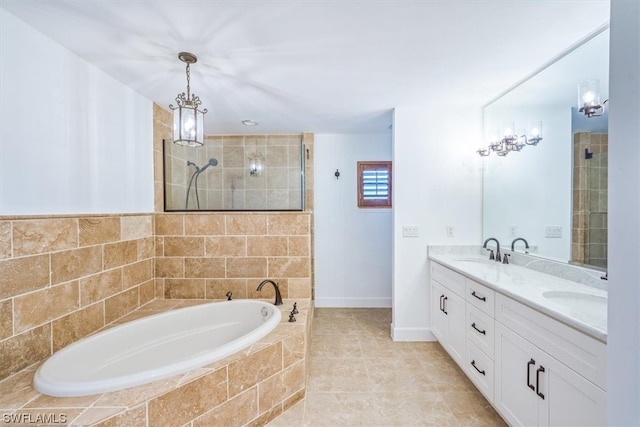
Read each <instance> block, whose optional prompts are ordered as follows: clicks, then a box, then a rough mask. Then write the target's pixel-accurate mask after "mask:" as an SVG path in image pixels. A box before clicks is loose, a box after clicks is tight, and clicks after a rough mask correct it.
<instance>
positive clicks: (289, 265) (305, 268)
mask: <svg viewBox="0 0 640 427" xmlns="http://www.w3.org/2000/svg"><path fill="white" fill-rule="evenodd" d="M269 276H270V277H309V258H307V257H287V258H269Z"/></svg>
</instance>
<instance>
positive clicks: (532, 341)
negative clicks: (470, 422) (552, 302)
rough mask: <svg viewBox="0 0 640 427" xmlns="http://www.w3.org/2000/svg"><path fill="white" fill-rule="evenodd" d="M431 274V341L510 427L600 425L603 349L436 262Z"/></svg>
mask: <svg viewBox="0 0 640 427" xmlns="http://www.w3.org/2000/svg"><path fill="white" fill-rule="evenodd" d="M430 271H431V300H432V306H431V312H432V328H433V333H434V335H435V336H436V338H437V339H438V340H439V341H440V343H441V344H442V346H443V347H444V348H445V350H447V352H448V353H449V354H450V355H451V357H452V358H453V359H454V360H455V361H456V362H457V363H458V364H459V365H460V366H461V367H462V369H463V370H464V372H465V373H466V375H467V376H468V377H469V378H470V379H471V381H472V382H473V383H474V384H475V386H476V387H477V388H478V389H479V390H480V391H481V392H482V393H483V394H484V396H485V397H486V398H487V399H488V400H489V401H490V402H491V403H492V404H493V406H494V407H495V408H496V409H497V411H498V412H499V413H500V414H501V415H502V416H503V417H504V418H505V420H506V421H507V422H508V423H509V424H510V425H512V426H563V427H564V426H603V425H606V406H605V405H606V391H605V389H606V344H605V343H603V342H601V341H599V340H597V339H596V338H593V337H592V336H590V335H587V334H586V333H583V332H581V331H579V330H577V329H574V328H573V327H571V326H568V325H567V324H565V323H563V322H560V321H559V320H556V319H555V318H553V317H550V316H549V315H547V314H544V313H543V312H541V311H540V310H536V309H533V308H531V307H530V306H528V305H525V304H523V303H521V302H519V301H516V300H515V299H513V298H511V297H508V296H506V295H504V294H502V293H500V291H499V289H498V288H496V290H494V289H492V288H489V287H488V286H485V285H483V284H480V283H478V282H476V281H475V280H473V279H472V278H471V277H467V276H465V275H462V274H460V273H458V272H457V271H454V270H452V269H449V268H447V267H445V266H443V265H441V264H438V263H436V262H433V261H432V262H431V263H430ZM523 286H525V285H524V284H523ZM545 310H546V308H542V311H545Z"/></svg>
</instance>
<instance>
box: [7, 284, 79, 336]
mask: <svg viewBox="0 0 640 427" xmlns="http://www.w3.org/2000/svg"><path fill="white" fill-rule="evenodd" d="M79 301H80V291H79V287H78V281H73V282H68V283H65V284H62V285H57V286H52V287H49V288H45V289H41V290H39V291H36V292H32V293H29V294H26V295H22V296H19V297H16V298H15V299H14V309H13V312H14V322H15V325H14V327H15V330H16V333H21V332H24V331H26V330H28V329H31V328H33V327H35V326H38V325H41V324H43V323H45V322H48V321H50V320H53V319H55V318H56V317H60V316H62V315H64V314H66V313H70V312H72V311H74V310H77V309H78V308H79ZM51 302H55V303H54V304H51Z"/></svg>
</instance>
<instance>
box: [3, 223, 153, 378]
mask: <svg viewBox="0 0 640 427" xmlns="http://www.w3.org/2000/svg"><path fill="white" fill-rule="evenodd" d="M154 245H155V242H154V238H153V215H150V214H142V215H100V216H98V215H76V216H53V217H0V355H1V357H0V379H2V378H6V377H7V376H9V375H11V374H13V373H16V372H18V371H20V370H22V369H24V368H25V367H27V366H29V365H32V364H33V363H36V362H38V361H41V360H43V359H45V358H46V357H48V356H49V355H51V354H52V353H53V352H55V351H56V350H58V349H60V348H62V347H64V346H66V345H67V344H70V343H72V342H74V341H77V340H78V339H80V338H82V337H84V336H87V335H89V334H91V333H92V332H95V331H96V330H98V329H100V328H102V327H103V326H104V325H106V324H108V323H110V322H112V321H114V320H116V319H118V318H120V317H122V316H124V315H126V314H128V313H130V312H132V311H133V310H135V309H137V308H138V307H140V306H141V305H143V304H145V303H147V302H149V301H151V300H153V299H154V298H155V280H154V272H153V266H154V262H153V261H154V260H153V259H154V256H155V249H154Z"/></svg>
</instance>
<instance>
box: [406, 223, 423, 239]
mask: <svg viewBox="0 0 640 427" xmlns="http://www.w3.org/2000/svg"><path fill="white" fill-rule="evenodd" d="M419 236H420V227H419V226H417V225H403V226H402V237H419Z"/></svg>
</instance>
